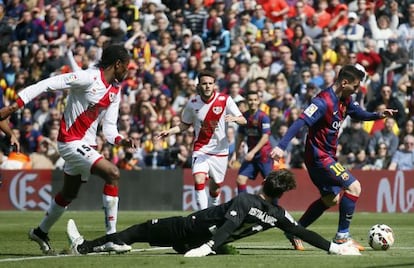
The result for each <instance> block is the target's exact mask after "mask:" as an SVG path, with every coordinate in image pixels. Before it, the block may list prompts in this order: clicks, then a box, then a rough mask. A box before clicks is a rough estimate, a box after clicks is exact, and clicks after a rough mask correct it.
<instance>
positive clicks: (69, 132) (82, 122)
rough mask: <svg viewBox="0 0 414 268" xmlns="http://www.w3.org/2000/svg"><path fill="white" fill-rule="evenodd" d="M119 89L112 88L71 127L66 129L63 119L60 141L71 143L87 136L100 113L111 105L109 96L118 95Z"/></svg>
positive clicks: (63, 119)
mask: <svg viewBox="0 0 414 268" xmlns="http://www.w3.org/2000/svg"><path fill="white" fill-rule="evenodd" d="M118 91H119V88H118V87H112V86H111V87H110V88H109V89H108V91H107V92H106V93H105V95H104V96H103V97H102V98H101V99H100V100H99V102H98V103H97V104H95V105H94V106H91V107H88V109H86V110H85V111H84V112H83V113H81V114H80V115H79V116H78V117H77V118H76V120H75V122H74V123H73V124H72V125H71V126H70V128H69V129H67V128H66V121H65V118H64V117H62V120H61V121H60V132H59V137H58V140H59V141H62V142H69V141H75V140H80V139H82V138H83V136H85V133H86V131H87V130H88V129H89V128H90V126H91V125H92V123H93V122H95V120H96V119H97V118H98V116H99V113H100V111H102V110H103V109H106V108H107V107H108V106H109V105H110V104H111V102H110V100H109V94H110V93H113V94H115V96H116V95H117V94H118Z"/></svg>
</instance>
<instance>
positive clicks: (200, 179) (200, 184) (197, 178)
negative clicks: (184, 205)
mask: <svg viewBox="0 0 414 268" xmlns="http://www.w3.org/2000/svg"><path fill="white" fill-rule="evenodd" d="M193 176H194V188H195V198H196V202H197V205H198V209H200V210H202V209H205V208H207V207H208V198H207V193H206V190H205V187H206V174H205V173H196V174H194V175H193Z"/></svg>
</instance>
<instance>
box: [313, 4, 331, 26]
mask: <svg viewBox="0 0 414 268" xmlns="http://www.w3.org/2000/svg"><path fill="white" fill-rule="evenodd" d="M327 8H328V1H327V0H320V1H318V4H317V8H316V10H315V14H314V16H316V17H317V18H318V23H317V25H318V26H319V27H320V28H321V29H323V28H327V27H328V25H329V23H330V21H331V17H332V15H331V14H330V13H329V12H327V10H326V9H327Z"/></svg>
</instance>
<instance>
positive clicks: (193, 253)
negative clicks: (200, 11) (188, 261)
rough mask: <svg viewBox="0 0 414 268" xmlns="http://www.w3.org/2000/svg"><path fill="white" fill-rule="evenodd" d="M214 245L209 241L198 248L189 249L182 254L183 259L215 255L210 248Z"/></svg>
mask: <svg viewBox="0 0 414 268" xmlns="http://www.w3.org/2000/svg"><path fill="white" fill-rule="evenodd" d="M213 245H214V242H213V241H209V242H207V243H205V244H203V245H201V246H200V247H198V248H194V249H191V250H189V251H187V253H185V254H184V257H204V256H207V255H209V254H215V252H214V251H213V249H212V248H211V247H212V246H213Z"/></svg>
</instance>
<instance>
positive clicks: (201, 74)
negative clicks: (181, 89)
mask: <svg viewBox="0 0 414 268" xmlns="http://www.w3.org/2000/svg"><path fill="white" fill-rule="evenodd" d="M203 76H208V77H212V78H213V79H214V81H216V79H217V76H216V74H215V73H214V72H213V71H211V70H203V71H201V72H200V73H199V74H198V81H200V80H201V77H203Z"/></svg>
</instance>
